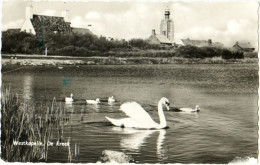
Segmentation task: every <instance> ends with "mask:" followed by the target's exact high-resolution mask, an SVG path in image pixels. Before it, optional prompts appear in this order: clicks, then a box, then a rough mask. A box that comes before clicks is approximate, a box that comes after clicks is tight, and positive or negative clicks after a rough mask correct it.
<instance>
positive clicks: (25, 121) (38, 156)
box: [1, 85, 79, 162]
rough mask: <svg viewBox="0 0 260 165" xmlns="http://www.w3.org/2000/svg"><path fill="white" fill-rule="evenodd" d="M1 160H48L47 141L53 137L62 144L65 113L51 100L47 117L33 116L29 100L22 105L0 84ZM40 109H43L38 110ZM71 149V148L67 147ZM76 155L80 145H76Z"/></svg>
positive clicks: (41, 115) (16, 97)
mask: <svg viewBox="0 0 260 165" xmlns="http://www.w3.org/2000/svg"><path fill="white" fill-rule="evenodd" d="M1 96H2V97H1V109H2V112H1V115H2V118H1V131H2V134H1V151H2V154H1V158H2V159H3V160H5V161H8V162H39V161H47V160H48V150H49V146H48V142H49V141H51V139H52V138H53V134H54V131H55V133H57V140H58V141H59V142H61V141H64V137H63V132H64V131H63V129H64V123H65V122H67V121H69V118H68V117H65V116H66V113H65V110H64V109H62V108H61V104H60V105H58V104H57V102H56V99H55V98H54V99H53V101H52V104H51V107H47V110H46V111H45V112H46V114H45V115H43V114H36V112H35V107H34V106H33V105H32V104H31V103H30V102H29V101H23V102H21V101H20V100H19V99H18V95H17V94H12V93H11V92H10V86H8V87H6V86H5V85H3V88H2V91H1ZM40 109H41V110H45V109H44V108H43V107H40ZM68 149H70V148H68ZM75 150H76V152H75V153H76V154H75V157H77V156H78V155H79V154H78V153H79V146H78V145H77V144H76V149H75Z"/></svg>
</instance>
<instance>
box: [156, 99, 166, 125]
mask: <svg viewBox="0 0 260 165" xmlns="http://www.w3.org/2000/svg"><path fill="white" fill-rule="evenodd" d="M158 114H159V118H160V127H161V128H164V127H166V126H167V123H166V118H165V116H164V113H163V104H162V102H161V101H159V103H158Z"/></svg>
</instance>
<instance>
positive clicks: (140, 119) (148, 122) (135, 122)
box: [105, 97, 170, 129]
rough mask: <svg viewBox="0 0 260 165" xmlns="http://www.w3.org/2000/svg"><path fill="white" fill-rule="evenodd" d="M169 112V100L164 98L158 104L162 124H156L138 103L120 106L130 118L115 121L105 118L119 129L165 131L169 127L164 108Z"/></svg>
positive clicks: (127, 103)
mask: <svg viewBox="0 0 260 165" xmlns="http://www.w3.org/2000/svg"><path fill="white" fill-rule="evenodd" d="M164 106H165V107H166V108H167V110H169V109H170V107H169V106H170V103H169V100H168V99H167V98H166V97H162V98H161V99H160V100H159V102H158V115H159V119H160V123H159V124H158V123H156V122H155V121H154V120H153V119H152V118H151V116H150V115H149V114H148V113H147V112H146V111H145V110H144V109H143V108H142V107H141V105H140V104H138V103H136V102H126V103H124V104H122V105H121V106H120V109H119V110H121V111H123V112H124V113H125V114H126V115H127V116H129V117H128V118H123V119H113V118H110V117H107V116H105V118H106V119H107V120H108V121H110V122H111V123H112V125H114V126H117V127H128V128H137V129H165V128H168V127H167V123H166V118H165V115H164V113H163V107H164Z"/></svg>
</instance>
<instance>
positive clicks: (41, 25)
mask: <svg viewBox="0 0 260 165" xmlns="http://www.w3.org/2000/svg"><path fill="white" fill-rule="evenodd" d="M68 13H69V12H68V10H66V11H63V12H62V16H61V17H59V16H46V15H37V14H33V12H32V6H27V7H26V11H25V21H24V24H23V26H22V28H21V31H24V32H27V33H31V34H34V35H37V36H40V37H41V36H44V35H46V34H49V33H63V34H68V33H78V34H86V33H91V34H92V32H91V31H90V30H89V29H87V28H76V27H71V23H70V21H69V14H68Z"/></svg>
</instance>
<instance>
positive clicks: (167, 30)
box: [148, 9, 174, 45]
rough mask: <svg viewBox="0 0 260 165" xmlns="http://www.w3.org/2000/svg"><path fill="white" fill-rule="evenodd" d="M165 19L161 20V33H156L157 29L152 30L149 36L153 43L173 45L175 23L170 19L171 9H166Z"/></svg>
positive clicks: (150, 41) (149, 40)
mask: <svg viewBox="0 0 260 165" xmlns="http://www.w3.org/2000/svg"><path fill="white" fill-rule="evenodd" d="M164 16H165V17H164V19H162V20H161V25H160V34H156V32H155V29H153V30H152V35H151V36H150V37H149V38H148V42H149V43H151V44H161V45H173V43H174V25H173V20H172V19H170V11H169V10H168V9H166V10H165V13H164Z"/></svg>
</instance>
